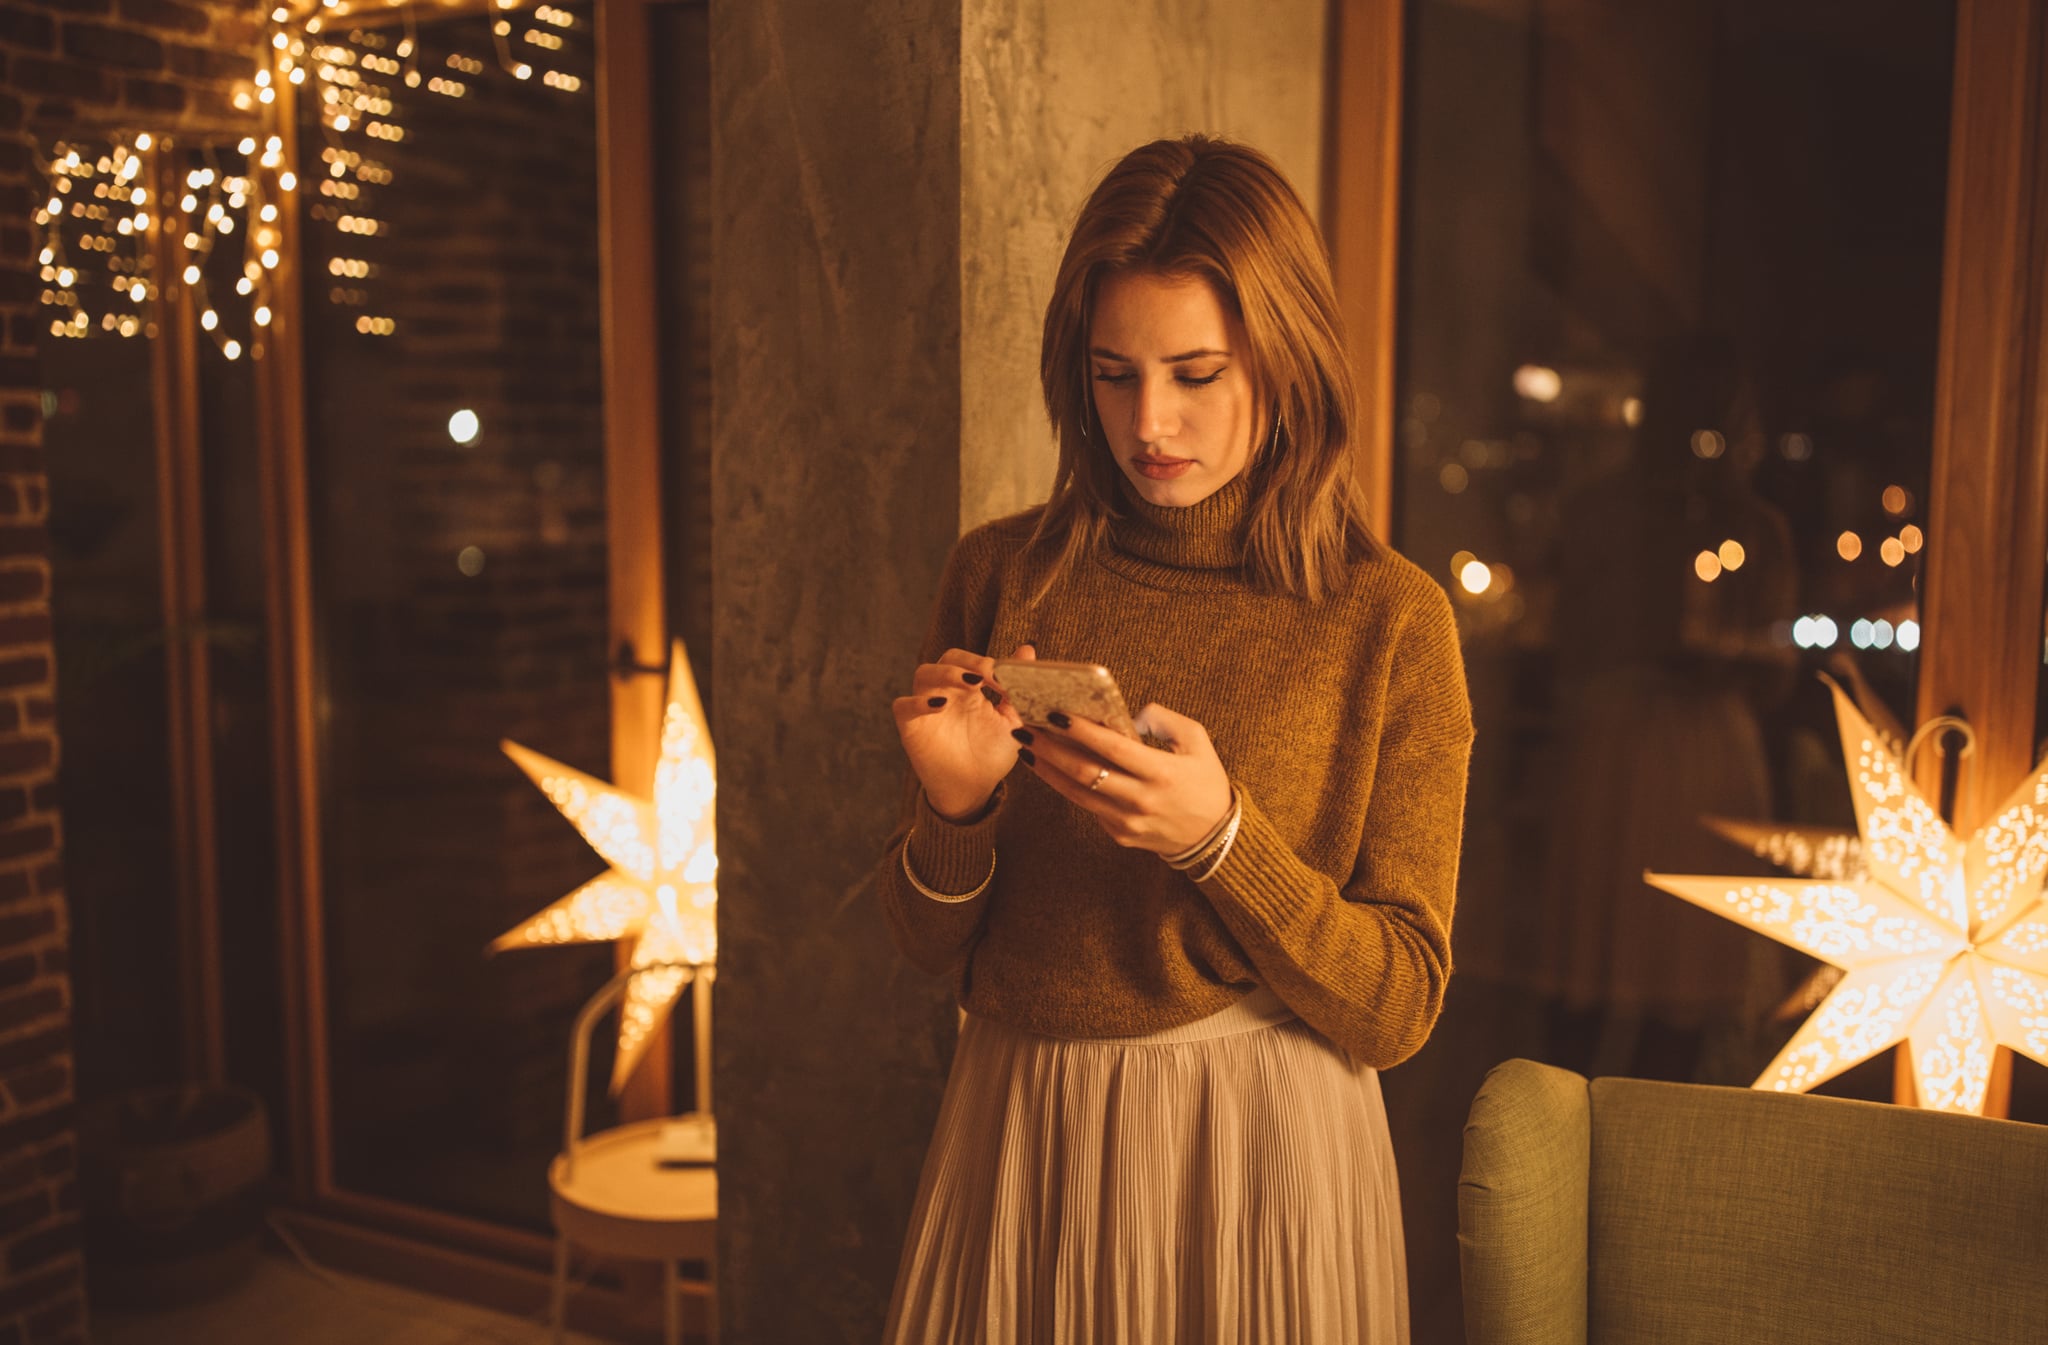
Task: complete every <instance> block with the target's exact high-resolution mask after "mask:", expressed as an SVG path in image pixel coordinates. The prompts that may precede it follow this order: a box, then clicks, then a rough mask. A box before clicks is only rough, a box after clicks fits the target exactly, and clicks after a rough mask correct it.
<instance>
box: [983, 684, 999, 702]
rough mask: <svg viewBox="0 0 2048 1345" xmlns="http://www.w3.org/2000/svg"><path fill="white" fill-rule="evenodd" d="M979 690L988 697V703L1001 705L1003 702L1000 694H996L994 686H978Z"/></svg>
mask: <svg viewBox="0 0 2048 1345" xmlns="http://www.w3.org/2000/svg"><path fill="white" fill-rule="evenodd" d="M980 690H981V694H982V695H984V696H986V697H988V703H989V704H990V705H1001V704H1002V703H1003V698H1002V696H1000V695H999V694H997V692H996V689H995V688H994V687H982V688H980Z"/></svg>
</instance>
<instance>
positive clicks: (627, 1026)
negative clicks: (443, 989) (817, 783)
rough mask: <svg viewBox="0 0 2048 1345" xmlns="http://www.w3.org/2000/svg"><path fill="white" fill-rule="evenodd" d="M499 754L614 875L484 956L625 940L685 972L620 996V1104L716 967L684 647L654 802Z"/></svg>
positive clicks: (693, 701)
mask: <svg viewBox="0 0 2048 1345" xmlns="http://www.w3.org/2000/svg"><path fill="white" fill-rule="evenodd" d="M500 746H502V747H503V748H504V749H505V754H506V755H507V756H509V757H511V758H512V760H514V761H516V762H518V763H519V766H520V768H521V769H522V770H524V771H525V772H526V773H527V775H529V776H531V777H532V779H533V782H534V783H535V784H537V785H539V786H540V788H541V792H542V793H544V794H546V795H547V796H548V798H549V799H550V800H551V801H552V802H553V803H554V805H555V806H556V807H557V808H559V809H561V810H562V815H563V816H564V817H566V818H568V819H569V821H570V822H571V823H573V824H574V825H575V827H576V830H578V831H580V832H582V833H583V839H584V840H586V841H588V842H590V848H591V849H593V850H595V851H597V853H598V854H599V856H601V857H602V858H603V859H604V860H605V862H606V863H608V864H610V865H611V868H610V870H608V871H607V872H605V873H604V874H601V875H600V876H598V877H596V878H593V879H592V880H591V881H589V882H588V883H585V884H584V885H583V886H582V887H579V888H577V889H576V890H575V891H574V892H571V893H570V894H569V895H568V896H566V897H563V898H562V899H561V900H560V901H558V902H556V903H555V904H554V905H552V906H550V907H548V908H547V909H546V910H544V911H542V912H541V913H540V914H538V915H536V916H534V917H533V918H532V919H530V920H527V921H525V922H524V923H523V924H521V925H519V927H518V928H516V929H513V930H512V931H510V932H509V933H507V934H505V935H503V936H502V937H500V938H499V939H497V940H496V941H495V942H493V943H492V944H491V949H492V951H494V952H496V951H499V950H502V949H507V948H533V947H539V946H542V945H549V944H563V943H602V942H606V941H609V940H613V939H631V940H633V941H634V942H633V953H632V964H633V965H634V966H635V967H647V966H654V965H655V964H657V963H675V964H682V965H676V966H667V967H663V968H661V969H660V970H656V971H650V972H647V973H646V974H644V975H641V976H637V977H635V978H634V979H633V982H632V984H631V985H630V986H629V987H628V988H627V990H626V999H625V1004H624V1005H623V1006H622V1007H621V1009H620V1011H619V1047H618V1054H617V1056H616V1057H615V1058H614V1061H613V1065H612V1084H611V1089H612V1092H613V1093H615V1094H616V1093H617V1092H618V1091H619V1090H620V1089H621V1088H622V1087H624V1086H625V1082H626V1079H627V1077H628V1076H629V1075H631V1074H632V1072H633V1070H634V1068H635V1067H636V1066H637V1065H639V1063H640V1060H641V1058H642V1057H643V1056H644V1055H645V1054H646V1052H647V1047H648V1045H649V1043H650V1042H651V1041H652V1040H653V1037H654V1032H655V1029H656V1028H658V1027H660V1026H661V1024H662V1021H663V1020H664V1018H665V1017H666V1016H667V1014H668V1011H669V1010H670V1008H672V1007H673V1006H674V1004H675V1002H676V997H677V996H678V995H680V994H681V993H682V991H683V987H684V986H686V985H688V984H689V983H690V981H691V980H692V979H693V978H694V977H695V976H696V975H697V974H698V972H699V970H701V969H708V968H710V967H711V966H712V965H713V964H714V963H716V962H717V960H718V929H717V923H716V918H715V917H716V914H717V904H718V888H717V883H716V879H717V875H718V855H717V850H716V847H715V845H714V842H713V835H712V803H713V800H714V798H715V797H716V795H717V788H718V786H717V771H716V762H715V761H714V759H713V756H712V751H711V732H710V729H709V727H708V726H707V725H706V724H705V722H704V706H703V703H702V702H701V701H699V700H698V698H697V683H696V681H695V680H694V679H693V678H692V677H691V676H690V665H689V663H688V662H687V661H686V660H685V659H684V657H683V645H682V642H681V641H680V640H678V641H677V642H676V644H675V647H674V649H673V651H672V653H671V654H670V657H669V674H668V706H667V709H666V710H665V711H664V713H663V714H662V719H661V759H660V761H659V763H658V764H657V765H656V766H655V770H654V797H653V798H652V799H644V798H640V797H638V796H635V795H632V794H627V793H625V792H624V791H622V790H619V789H615V788H614V787H612V786H611V785H608V784H606V783H605V782H604V781H602V780H598V779H595V778H593V777H591V776H588V775H585V774H583V773H582V772H580V771H576V770H572V769H570V768H569V767H567V766H564V765H563V764H562V763H561V762H559V761H552V760H550V759H548V758H547V757H544V756H542V755H540V754H539V753H538V752H533V751H529V750H528V749H526V748H524V747H521V746H520V745H519V744H517V743H514V742H509V741H508V742H505V743H502V744H500Z"/></svg>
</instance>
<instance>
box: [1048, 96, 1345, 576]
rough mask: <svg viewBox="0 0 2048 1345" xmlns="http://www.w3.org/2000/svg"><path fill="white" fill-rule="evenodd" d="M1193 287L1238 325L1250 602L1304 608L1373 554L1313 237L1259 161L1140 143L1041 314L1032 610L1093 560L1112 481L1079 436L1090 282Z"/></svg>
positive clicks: (1074, 244) (1099, 453)
mask: <svg viewBox="0 0 2048 1345" xmlns="http://www.w3.org/2000/svg"><path fill="white" fill-rule="evenodd" d="M1119 271H1138V272H1150V273H1154V274H1158V275H1163V276H1172V277H1175V278H1200V279H1202V280H1204V281H1207V282H1208V284H1209V286H1210V287H1211V288H1212V289H1213V290H1214V291H1215V293H1216V297H1217V298H1218V300H1219V301H1221V302H1222V303H1223V305H1224V307H1225V308H1226V309H1228V310H1229V311H1230V312H1232V313H1234V314H1235V315H1236V316H1237V318H1238V319H1239V320H1240V321H1241V322H1242V323H1243V324H1244V333H1245V340H1246V342H1247V344H1248V345H1249V346H1250V350H1249V351H1248V352H1247V354H1248V356H1249V361H1248V362H1249V364H1250V368H1251V373H1252V378H1253V381H1254V388H1255V394H1254V405H1255V406H1256V407H1258V408H1260V409H1259V410H1258V412H1257V422H1256V423H1258V424H1260V425H1261V426H1264V427H1270V428H1269V429H1268V430H1267V433H1268V434H1269V435H1270V437H1264V438H1262V441H1261V443H1260V444H1259V445H1257V446H1256V447H1255V448H1254V449H1253V453H1252V459H1251V461H1250V463H1248V464H1247V465H1246V467H1245V471H1246V472H1247V473H1248V474H1249V475H1250V477H1251V480H1250V483H1249V484H1250V487H1251V498H1250V503H1249V505H1248V508H1247V525H1246V542H1245V567H1246V571H1247V573H1248V576H1249V577H1250V578H1251V580H1252V581H1253V583H1255V584H1256V585H1258V586H1259V587H1261V588H1264V589H1268V590H1272V591H1276V592H1282V593H1290V594H1294V595H1296V596H1299V597H1305V598H1311V599H1314V598H1319V597H1321V596H1322V595H1323V594H1324V593H1326V592H1327V591H1328V590H1329V589H1330V588H1331V587H1332V585H1333V584H1334V583H1335V582H1336V581H1337V580H1338V579H1339V578H1340V577H1341V576H1342V575H1343V574H1344V573H1345V572H1347V571H1348V570H1349V568H1350V566H1351V564H1352V563H1353V562H1354V561H1356V560H1358V559H1360V558H1361V557H1363V556H1366V555H1369V554H1372V553H1373V551H1374V550H1375V549H1376V548H1377V547H1378V546H1379V543H1378V542H1377V540H1376V539H1374V538H1373V536H1372V532H1371V529H1370V527H1369V525H1368V524H1367V521H1366V519H1367V514H1366V510H1365V501H1364V498H1363V493H1362V490H1361V488H1360V485H1359V483H1358V479H1357V476H1356V473H1355V470H1354V468H1353V464H1352V461H1351V440H1352V426H1353V425H1354V424H1355V423H1356V420H1357V416H1358V406H1357V394H1356V392H1355V391H1354V388H1353V384H1352V376H1351V369H1352V364H1351V357H1350V352H1349V349H1348V348H1347V346H1346V344H1345V340H1344V328H1343V323H1342V320H1341V319H1340V317H1339V316H1338V312H1337V296H1336V292H1335V287H1334V286H1333V285H1332V284H1331V281H1330V264H1329V259H1328V257H1327V256H1326V255H1325V253H1324V250H1323V244H1322V239H1321V236H1320V235H1319V234H1318V233H1317V231H1316V227H1315V224H1314V222H1313V221H1312V220H1311V219H1310V218H1309V214H1308V211H1307V209H1306V208H1305V207H1303V205H1302V203H1301V198H1300V197H1299V196H1297V195H1295V192H1294V188H1293V187H1291V186H1290V185H1288V182H1287V179H1286V178H1285V177H1284V176H1282V174H1281V172H1280V170H1279V168H1278V167H1276V166H1275V165H1274V163H1273V161H1272V160H1270V159H1268V158H1267V157H1266V156H1265V155H1263V154H1261V153H1259V152H1258V151H1257V150H1255V149H1252V148H1250V147H1249V146H1246V145H1238V144H1233V143H1231V142H1230V141H1227V140H1220V139H1216V138H1214V137H1211V136H1206V135H1191V136H1187V137H1186V138H1184V139H1180V140H1155V141H1153V142H1152V143H1151V144H1149V145H1141V146H1139V147H1138V148H1137V149H1134V150H1132V151H1131V152H1130V153H1129V154H1126V155H1125V156H1124V157H1123V159H1122V160H1121V161H1120V162H1118V164H1117V165H1116V167H1114V168H1112V169H1110V170H1109V173H1108V175H1107V176H1105V177H1104V178H1103V179H1102V181H1101V182H1100V183H1099V184H1097V186H1096V188H1095V190H1094V192H1092V193H1091V194H1090V195H1089V197H1088V201H1087V204H1086V205H1084V206H1082V207H1081V215H1080V218H1079V219H1078V220H1076V221H1075V224H1074V232H1073V235H1072V237H1070V238H1069V239H1068V240H1067V251H1066V255H1065V256H1064V257H1062V258H1061V259H1060V269H1059V276H1058V279H1056V280H1055V281H1054V282H1053V290H1052V301H1051V302H1050V303H1048V304H1047V305H1046V308H1045V338H1044V344H1043V346H1042V347H1041V350H1040V354H1039V378H1040V381H1041V382H1042V383H1043V385H1044V390H1045V410H1046V415H1047V416H1048V417H1049V418H1050V419H1051V421H1052V424H1053V429H1054V432H1055V434H1056V435H1057V436H1058V439H1059V464H1058V468H1057V471H1056V473H1055V475H1054V477H1053V487H1052V495H1051V498H1050V499H1048V500H1047V502H1046V506H1045V510H1044V512H1043V513H1041V514H1040V516H1039V520H1038V526H1037V529H1036V531H1035V532H1034V533H1033V534H1032V538H1031V543H1032V545H1033V546H1034V547H1039V546H1043V547H1046V548H1048V549H1050V550H1052V551H1053V552H1054V554H1055V560H1054V563H1053V566H1052V568H1051V571H1050V573H1049V575H1048V577H1047V578H1046V581H1045V583H1044V585H1043V586H1042V587H1041V588H1040V590H1039V592H1038V594H1037V595H1035V597H1043V596H1044V595H1045V593H1046V592H1048V591H1050V589H1051V588H1052V586H1053V584H1054V583H1055V582H1057V580H1058V578H1059V576H1060V575H1061V574H1062V573H1064V572H1065V571H1066V570H1067V569H1068V567H1069V566H1071V565H1073V564H1074V563H1075V562H1076V561H1078V560H1079V559H1080V558H1081V557H1082V556H1084V555H1086V554H1087V553H1088V552H1089V551H1090V550H1092V549H1093V548H1094V547H1096V546H1098V545H1100V544H1101V542H1102V539H1103V537H1104V534H1105V533H1107V531H1108V529H1109V525H1110V522H1111V520H1112V519H1114V518H1116V517H1117V515H1118V512H1119V511H1118V505H1117V499H1118V496H1117V490H1118V487H1117V482H1118V479H1119V476H1120V472H1119V470H1118V468H1117V465H1116V463H1115V461H1114V460H1113V459H1112V457H1111V455H1110V452H1109V449H1108V446H1107V443H1106V442H1105V440H1106V435H1105V434H1104V433H1102V432H1101V431H1100V429H1099V428H1098V429H1097V430H1096V431H1093V432H1091V430H1090V428H1089V427H1090V425H1091V424H1097V425H1098V427H1099V422H1098V421H1097V420H1096V418H1095V412H1094V397H1093V395H1092V393H1091V391H1090V387H1091V384H1090V381H1089V369H1088V323H1089V318H1090V314H1091V313H1092V312H1093V309H1094V303H1095V295H1096V292H1097V289H1098V288H1099V286H1100V285H1101V282H1102V278H1103V276H1105V275H1107V274H1110V273H1113V272H1119Z"/></svg>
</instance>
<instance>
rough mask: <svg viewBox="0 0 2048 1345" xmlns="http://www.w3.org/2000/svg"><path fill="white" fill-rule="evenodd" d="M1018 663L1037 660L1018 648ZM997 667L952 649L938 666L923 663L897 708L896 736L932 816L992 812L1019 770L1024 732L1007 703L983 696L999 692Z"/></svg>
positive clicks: (1026, 647)
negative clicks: (993, 800)
mask: <svg viewBox="0 0 2048 1345" xmlns="http://www.w3.org/2000/svg"><path fill="white" fill-rule="evenodd" d="M1010 657H1012V658H1025V659H1028V658H1034V657H1036V651H1035V650H1033V649H1032V647H1031V646H1030V645H1028V644H1027V645H1019V646H1017V652H1016V653H1014V654H1012V655H1011V656H1010ZM995 666H996V661H995V660H994V659H992V658H986V657H984V656H982V655H980V654H970V653H968V652H967V651H966V650H964V649H948V650H947V651H946V652H945V653H944V654H943V655H941V656H940V658H939V661H938V662H937V663H921V664H919V665H918V668H917V674H916V676H915V677H913V678H912V679H911V693H910V694H909V695H908V696H898V697H897V698H896V700H895V702H894V704H893V706H892V708H893V709H894V710H895V713H896V732H897V734H898V736H900V737H901V738H902V739H903V750H904V752H905V753H906V754H907V755H908V756H909V757H910V768H911V769H912V770H914V771H916V772H917V778H918V780H919V782H920V783H922V784H923V785H924V794H925V798H926V800H927V801H928V802H930V804H931V806H932V811H933V812H936V813H937V814H938V815H939V816H941V817H943V818H947V819H948V820H951V821H961V820H964V819H966V818H970V817H973V816H974V815H975V814H976V813H978V812H980V811H981V810H982V809H983V808H985V807H987V806H988V801H989V798H990V797H991V796H992V795H993V794H994V793H995V792H996V786H997V785H999V784H1001V783H1002V782H1003V777H1004V776H1006V775H1008V774H1009V773H1010V771H1011V770H1012V769H1013V768H1014V767H1015V766H1016V764H1017V747H1018V743H1017V739H1015V738H1014V737H1012V736H1011V731H1012V730H1014V729H1018V728H1022V727H1023V725H1024V721H1023V720H1021V719H1019V718H1018V717H1017V712H1016V711H1015V710H1014V709H1012V708H1011V707H1010V705H1009V703H1008V702H1007V701H1004V702H1002V703H1000V704H998V703H997V701H996V700H994V699H991V698H990V697H989V696H986V695H984V694H982V693H983V690H984V688H986V689H988V690H990V691H993V692H996V693H998V695H1000V692H1001V690H1002V688H1001V687H999V686H996V685H995Z"/></svg>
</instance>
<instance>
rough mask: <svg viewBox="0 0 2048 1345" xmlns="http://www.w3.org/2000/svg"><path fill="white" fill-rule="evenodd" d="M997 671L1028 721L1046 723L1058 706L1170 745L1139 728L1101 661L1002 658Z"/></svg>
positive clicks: (1156, 744) (1142, 739) (1075, 715)
mask: <svg viewBox="0 0 2048 1345" xmlns="http://www.w3.org/2000/svg"><path fill="white" fill-rule="evenodd" d="M995 674H996V681H997V682H999V683H1001V684H1002V688H1003V691H1004V693H1005V694H1007V695H1008V696H1009V698H1010V704H1011V705H1013V706H1015V707H1016V709H1017V717H1018V718H1020V719H1022V720H1023V721H1024V722H1025V723H1027V724H1031V725H1035V726H1037V727H1039V728H1043V727H1045V726H1047V725H1049V724H1051V723H1052V713H1053V711H1055V710H1058V711H1062V712H1064V713H1065V714H1066V715H1067V716H1068V717H1069V718H1070V719H1092V720H1094V721H1095V722H1096V723H1098V724H1101V725H1104V726H1106V727H1108V728H1111V729H1114V730H1116V731H1117V732H1118V733H1121V734H1123V735H1124V736H1125V737H1126V738H1135V739H1137V740H1138V741H1139V742H1142V743H1145V744H1147V745H1148V746H1152V747H1159V748H1170V744H1168V743H1167V742H1166V741H1165V740H1164V739H1160V738H1155V737H1153V736H1152V735H1151V734H1149V733H1140V732H1138V727H1137V725H1136V724H1134V723H1133V722H1132V721H1131V712H1130V709H1129V707H1128V706H1126V705H1125V704H1124V696H1123V693H1122V692H1121V691H1119V690H1117V686H1116V679H1115V678H1114V677H1111V676H1110V675H1109V669H1107V668H1105V667H1103V666H1102V665H1101V664H1099V663H1059V662H1055V661H1053V660H1051V659H1007V658H999V659H997V660H996V667H995Z"/></svg>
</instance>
